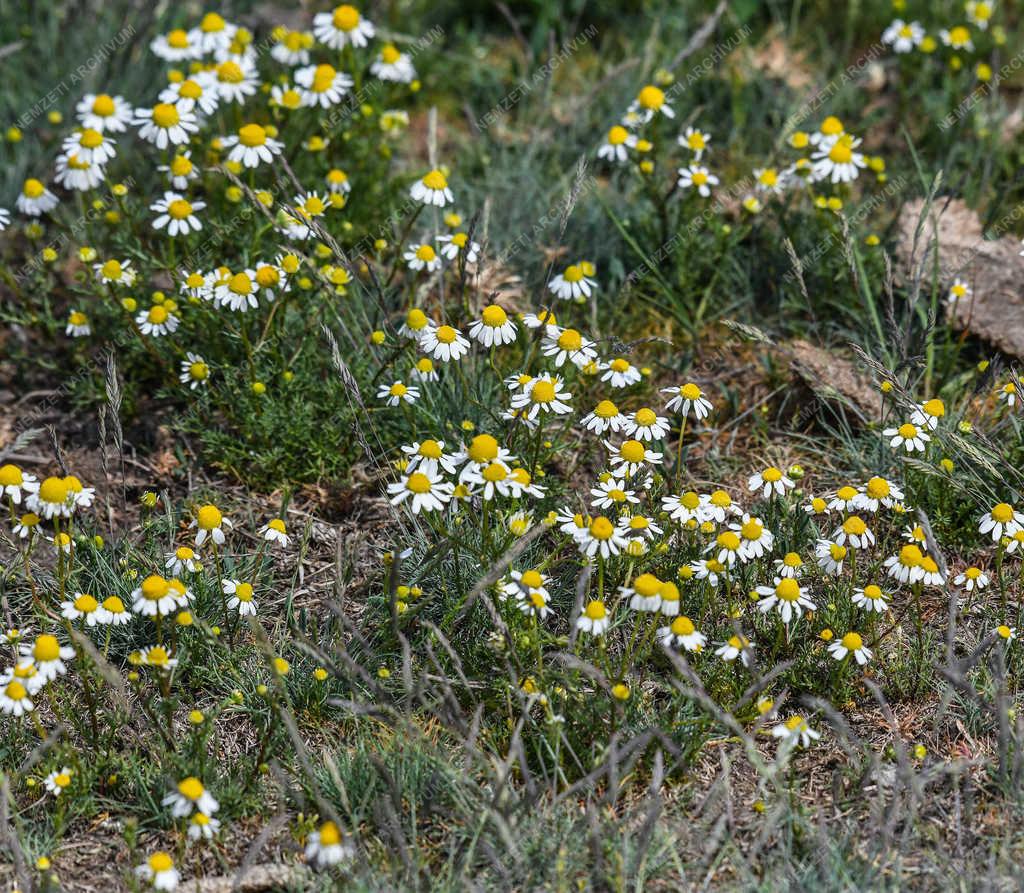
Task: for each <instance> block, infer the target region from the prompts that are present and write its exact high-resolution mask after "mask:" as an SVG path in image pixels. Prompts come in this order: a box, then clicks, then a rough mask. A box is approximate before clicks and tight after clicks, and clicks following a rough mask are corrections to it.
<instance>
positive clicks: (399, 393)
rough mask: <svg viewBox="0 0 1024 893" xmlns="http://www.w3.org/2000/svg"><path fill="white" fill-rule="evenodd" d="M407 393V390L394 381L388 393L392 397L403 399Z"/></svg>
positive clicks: (400, 383)
mask: <svg viewBox="0 0 1024 893" xmlns="http://www.w3.org/2000/svg"><path fill="white" fill-rule="evenodd" d="M408 392H409V389H408V388H407V387H406V386H405V385H404V384H402V382H400V381H396V382H395V383H394V384H393V385H391V388H390V390H389V391H388V393H389V394H391V396H392V397H404V396H405V395H406V394H407V393H408Z"/></svg>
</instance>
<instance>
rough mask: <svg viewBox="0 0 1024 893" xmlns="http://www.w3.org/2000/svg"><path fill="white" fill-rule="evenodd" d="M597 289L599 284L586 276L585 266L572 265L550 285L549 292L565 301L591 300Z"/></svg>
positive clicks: (580, 264) (579, 264)
mask: <svg viewBox="0 0 1024 893" xmlns="http://www.w3.org/2000/svg"><path fill="white" fill-rule="evenodd" d="M596 288H597V282H596V281H595V280H594V279H591V278H590V277H589V276H587V275H586V273H585V272H584V269H583V264H582V263H578V264H570V265H569V266H568V267H566V268H565V269H564V270H562V272H561V273H559V274H557V275H556V276H555V277H554V278H553V279H552V280H551V281H550V282H549V283H548V291H551V292H553V293H554V295H555V297H557V298H559V299H560V300H563V301H570V300H572V301H575V300H579V299H581V298H589V297H590V296H591V295H592V294H593V293H594V290H595V289H596Z"/></svg>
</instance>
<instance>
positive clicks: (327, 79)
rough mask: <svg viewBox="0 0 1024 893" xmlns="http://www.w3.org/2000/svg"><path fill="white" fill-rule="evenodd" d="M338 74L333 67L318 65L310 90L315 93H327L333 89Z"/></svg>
mask: <svg viewBox="0 0 1024 893" xmlns="http://www.w3.org/2000/svg"><path fill="white" fill-rule="evenodd" d="M337 74H338V72H337V71H335V70H334V66H332V65H318V66H317V67H316V70H315V71H314V72H313V83H312V85H311V86H310V88H309V89H310V90H312V91H313V92H314V93H324V92H326V91H327V90H329V89H330V88H331V85H332V84H333V83H334V78H335V77H336V76H337Z"/></svg>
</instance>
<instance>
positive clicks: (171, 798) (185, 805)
mask: <svg viewBox="0 0 1024 893" xmlns="http://www.w3.org/2000/svg"><path fill="white" fill-rule="evenodd" d="M163 804H164V806H169V807H170V808H171V815H172V816H174V818H176V819H183V818H185V817H186V816H189V815H191V814H192V812H193V810H197V811H199V812H201V813H203V815H207V816H210V815H213V814H214V813H215V812H216V811H217V810H218V809H219V808H220V804H219V803H218V802H217V801H216V799H214V797H213V795H212V794H211V793H210V792H209V791H208V790H207V789H206V788H205V787H204V786H203V783H202V782H201V781H200V780H199V779H198V778H196V777H195V776H194V775H190V776H188V778H185V779H182V780H181V781H180V782H178V784H177V785H176V786H175V788H174V790H173V791H171V792H170V793H169V794H168V795H167V796H166V797H164V799H163Z"/></svg>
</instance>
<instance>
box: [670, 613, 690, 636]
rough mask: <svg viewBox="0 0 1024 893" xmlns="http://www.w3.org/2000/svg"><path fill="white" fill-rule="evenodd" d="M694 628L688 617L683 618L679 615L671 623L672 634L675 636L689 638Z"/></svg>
mask: <svg viewBox="0 0 1024 893" xmlns="http://www.w3.org/2000/svg"><path fill="white" fill-rule="evenodd" d="M695 629H696V627H695V626H694V625H693V621H692V620H690V618H689V617H683V616H682V615H680V616H679V617H676V619H675V620H673V621H672V632H673V633H675V635H677V636H689V635H692V633H693V632H694V630H695Z"/></svg>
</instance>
